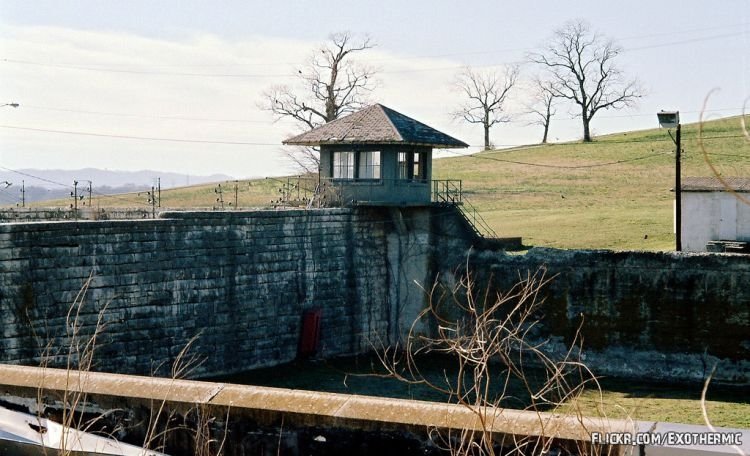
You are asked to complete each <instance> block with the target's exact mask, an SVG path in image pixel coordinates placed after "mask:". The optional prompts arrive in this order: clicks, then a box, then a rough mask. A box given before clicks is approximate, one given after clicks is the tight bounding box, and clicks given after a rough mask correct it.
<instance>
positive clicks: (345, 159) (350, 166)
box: [333, 152, 355, 179]
mask: <svg viewBox="0 0 750 456" xmlns="http://www.w3.org/2000/svg"><path fill="white" fill-rule="evenodd" d="M354 169H355V168H354V152H334V153H333V178H334V179H354Z"/></svg>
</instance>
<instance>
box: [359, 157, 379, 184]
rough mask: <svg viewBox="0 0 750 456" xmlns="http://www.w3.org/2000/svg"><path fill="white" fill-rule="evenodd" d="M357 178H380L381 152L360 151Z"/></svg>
mask: <svg viewBox="0 0 750 456" xmlns="http://www.w3.org/2000/svg"><path fill="white" fill-rule="evenodd" d="M358 158H359V166H358V167H357V179H380V152H376V151H374V152H359V157H358Z"/></svg>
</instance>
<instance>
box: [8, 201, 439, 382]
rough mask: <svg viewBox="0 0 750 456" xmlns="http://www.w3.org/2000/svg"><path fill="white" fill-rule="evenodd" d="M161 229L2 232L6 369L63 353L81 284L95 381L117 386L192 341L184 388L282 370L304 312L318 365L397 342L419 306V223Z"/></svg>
mask: <svg viewBox="0 0 750 456" xmlns="http://www.w3.org/2000/svg"><path fill="white" fill-rule="evenodd" d="M164 216H165V217H166V218H163V219H156V220H142V221H99V222H57V223H54V222H47V223H25V224H4V225H0V322H1V323H2V327H1V329H0V354H1V356H2V360H3V361H4V362H11V363H21V364H32V365H35V364H39V363H40V359H39V354H40V352H41V351H42V349H43V347H44V346H45V345H46V344H47V343H49V342H51V341H55V342H56V343H55V344H54V345H55V346H56V347H65V346H67V344H66V343H65V341H64V340H63V339H62V337H63V336H64V335H65V325H66V323H65V320H66V315H67V313H68V310H69V308H70V306H71V304H72V303H73V301H74V300H75V297H76V295H77V293H78V292H79V291H80V290H81V287H82V285H83V283H84V282H85V280H86V279H87V278H88V277H89V276H91V278H92V279H91V284H90V286H89V289H88V292H87V293H86V297H85V299H84V306H83V310H82V314H81V322H82V323H83V325H84V326H83V329H82V331H83V333H84V334H90V333H91V332H92V330H93V328H94V326H95V322H96V315H97V312H99V311H100V310H101V309H103V308H104V306H105V305H106V306H107V308H106V312H105V314H104V322H105V324H106V328H105V331H104V332H103V334H102V335H101V337H100V338H99V340H98V342H99V348H98V350H97V356H96V360H97V365H96V366H95V368H96V369H98V370H104V371H113V372H123V373H142V374H149V373H151V372H153V371H154V370H156V369H157V367H158V366H159V365H161V364H164V363H166V365H167V366H169V364H170V363H171V362H172V360H174V359H175V357H176V356H177V355H178V353H179V352H180V350H181V349H182V348H183V347H184V346H185V344H186V343H187V342H188V340H189V339H190V338H191V337H193V336H196V335H199V339H198V341H197V342H196V343H195V345H194V347H193V348H192V350H191V353H193V354H196V355H198V356H200V357H202V358H205V361H204V363H203V364H202V365H201V366H200V367H199V368H198V369H197V370H196V371H195V372H194V373H193V375H198V376H200V375H206V374H211V375H216V374H220V373H229V372H237V371H242V370H247V369H249V368H253V367H257V366H264V365H273V364H277V363H281V362H286V361H290V360H292V359H294V357H295V356H296V352H297V346H298V340H299V334H300V324H301V323H300V322H301V316H302V313H303V311H304V310H305V309H310V308H313V307H317V308H320V309H322V324H321V325H322V327H321V352H322V354H323V355H326V356H332V355H338V354H353V353H359V352H362V351H367V350H369V349H371V348H372V347H373V345H374V344H377V343H379V342H380V341H382V342H385V343H389V342H393V341H395V339H394V338H396V337H398V335H399V333H400V329H399V325H400V324H406V323H404V322H405V321H408V322H409V323H410V322H411V320H408V318H411V317H410V316H411V315H414V314H415V312H416V310H413V309H418V308H420V307H421V306H422V302H423V295H422V294H421V293H419V292H417V291H415V287H414V286H413V282H414V281H415V280H416V281H419V282H424V281H426V280H427V278H426V273H427V270H428V267H427V261H428V257H429V255H428V253H429V243H430V241H429V232H430V216H429V211H428V210H424V209H423V210H419V209H414V210H411V211H408V213H407V212H401V211H399V210H395V211H385V210H375V209H372V210H358V211H355V210H350V209H330V210H315V211H258V212H246V213H241V212H231V213H228V212H225V213H211V212H204V213H167V214H164ZM393 217H395V220H397V222H394V218H393ZM407 231H408V233H407ZM399 233H401V234H399ZM407 284H408V285H407ZM409 309H412V310H409ZM404 315H409V317H408V318H407V319H406V320H405V319H404V317H403V316H404ZM65 358H66V357H65V356H64V353H61V356H59V357H57V358H56V359H55V360H53V365H54V364H56V365H61V364H64V362H65ZM160 372H161V373H164V372H163V371H160Z"/></svg>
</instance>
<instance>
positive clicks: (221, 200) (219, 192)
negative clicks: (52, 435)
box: [214, 184, 224, 210]
mask: <svg viewBox="0 0 750 456" xmlns="http://www.w3.org/2000/svg"><path fill="white" fill-rule="evenodd" d="M214 193H216V194H217V195H219V197H218V198H216V202H217V203H219V204H221V209H222V210H224V191H223V190H222V188H221V184H219V186H218V188H215V189H214Z"/></svg>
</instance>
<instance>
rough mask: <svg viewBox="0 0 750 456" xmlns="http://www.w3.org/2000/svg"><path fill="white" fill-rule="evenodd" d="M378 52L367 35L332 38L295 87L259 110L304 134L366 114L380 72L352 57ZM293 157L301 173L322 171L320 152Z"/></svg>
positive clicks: (274, 91) (276, 91)
mask: <svg viewBox="0 0 750 456" xmlns="http://www.w3.org/2000/svg"><path fill="white" fill-rule="evenodd" d="M373 47H375V43H374V42H373V41H372V40H371V39H370V38H369V37H367V36H365V37H363V38H360V39H357V38H355V37H353V36H352V34H351V33H349V32H341V33H334V34H332V35H330V36H329V38H328V41H327V42H326V43H323V44H322V45H321V46H320V47H319V48H318V49H317V50H316V51H315V52H313V53H312V54H311V56H310V59H309V60H308V61H307V63H306V64H305V65H304V66H303V67H302V68H301V69H297V70H295V73H296V74H295V76H297V78H298V82H297V83H296V84H295V85H293V86H283V85H278V86H273V87H271V88H269V89H268V90H266V91H265V92H263V95H262V98H261V101H260V102H259V103H258V106H259V107H260V109H263V110H265V111H270V112H271V113H272V114H273V116H274V118H275V119H276V120H280V119H291V120H293V121H294V122H296V123H297V124H298V125H300V126H301V127H302V128H303V129H304V130H310V129H313V128H315V127H317V126H320V125H322V124H325V123H327V122H330V121H332V120H335V119H338V118H339V117H341V116H342V115H345V114H349V113H351V112H354V111H357V110H359V109H361V108H362V107H363V106H365V105H366V104H367V94H368V93H369V92H371V91H372V90H373V89H374V88H375V87H376V86H377V82H376V80H375V79H374V75H375V70H374V69H373V68H370V67H368V66H364V65H359V64H357V62H355V61H354V60H353V59H352V56H353V55H354V54H356V53H358V52H361V51H366V50H368V49H372V48H373ZM295 155H299V156H297V157H295ZM289 156H290V157H291V158H292V160H293V161H294V162H295V163H296V164H297V165H298V166H299V167H300V169H301V170H302V171H305V172H310V171H315V172H317V164H318V158H317V152H316V151H314V150H312V149H310V148H302V149H300V150H299V151H295V152H290V153H289ZM311 165H314V166H315V169H314V170H311V169H310V168H311Z"/></svg>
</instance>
